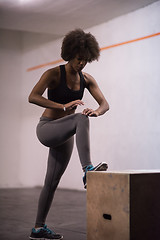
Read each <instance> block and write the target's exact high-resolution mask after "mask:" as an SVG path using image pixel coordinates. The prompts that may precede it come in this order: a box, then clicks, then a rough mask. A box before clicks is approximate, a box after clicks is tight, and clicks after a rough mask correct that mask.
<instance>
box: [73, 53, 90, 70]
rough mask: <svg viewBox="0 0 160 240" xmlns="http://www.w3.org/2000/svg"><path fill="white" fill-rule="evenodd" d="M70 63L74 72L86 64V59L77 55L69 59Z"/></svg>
mask: <svg viewBox="0 0 160 240" xmlns="http://www.w3.org/2000/svg"><path fill="white" fill-rule="evenodd" d="M70 64H71V66H72V68H73V69H74V70H75V71H76V72H80V71H82V69H83V68H84V67H85V66H86V64H87V60H85V59H83V58H82V57H80V56H79V55H77V56H76V57H75V58H73V59H72V60H71V61H70Z"/></svg>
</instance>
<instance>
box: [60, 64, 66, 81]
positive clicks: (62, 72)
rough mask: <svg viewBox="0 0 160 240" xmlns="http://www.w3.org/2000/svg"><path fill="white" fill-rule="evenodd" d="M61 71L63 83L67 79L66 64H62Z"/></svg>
mask: <svg viewBox="0 0 160 240" xmlns="http://www.w3.org/2000/svg"><path fill="white" fill-rule="evenodd" d="M60 72H61V83H63V84H64V83H65V80H66V70H65V65H60Z"/></svg>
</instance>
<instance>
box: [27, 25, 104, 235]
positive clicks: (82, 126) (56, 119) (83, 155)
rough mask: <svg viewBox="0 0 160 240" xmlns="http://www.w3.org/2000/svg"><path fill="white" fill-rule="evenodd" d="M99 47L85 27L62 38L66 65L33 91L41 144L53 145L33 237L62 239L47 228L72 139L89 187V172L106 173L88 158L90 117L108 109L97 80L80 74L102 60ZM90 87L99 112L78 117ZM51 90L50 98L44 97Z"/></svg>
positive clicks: (31, 99) (48, 73)
mask: <svg viewBox="0 0 160 240" xmlns="http://www.w3.org/2000/svg"><path fill="white" fill-rule="evenodd" d="M99 53H100V49H99V45H98V43H97V41H96V39H95V37H94V36H93V35H91V34H90V33H85V32H83V30H81V29H76V30H74V31H71V32H69V33H68V34H67V35H66V36H65V37H64V39H63V43H62V49H61V56H62V58H63V59H64V60H65V61H67V64H65V65H61V66H58V67H55V68H52V69H49V70H47V71H46V72H45V73H44V74H43V75H42V77H41V78H40V80H39V82H38V83H37V84H36V85H35V87H34V88H33V90H32V92H31V94H30V96H29V102H30V103H34V104H36V105H39V106H41V107H44V108H45V111H44V112H43V114H42V117H41V118H40V122H39V124H38V126H37V136H38V139H39V140H40V142H41V143H42V144H44V145H45V146H47V147H49V156H48V167H47V173H46V178H45V184H44V187H43V189H42V192H41V195H40V199H39V205H38V213H37V218H36V224H35V227H34V228H33V229H32V232H31V236H30V239H39V238H44V239H62V238H63V237H62V236H61V235H60V234H56V233H55V232H53V231H51V230H50V229H49V228H47V226H46V225H45V220H46V217H47V214H48V211H49V209H50V206H51V203H52V200H53V196H54V193H55V190H56V188H57V185H58V183H59V181H60V178H61V176H62V174H63V173H64V171H65V169H66V167H67V165H68V162H69V160H70V157H71V153H72V149H73V136H74V135H76V144H77V149H78V154H79V158H80V161H81V165H82V169H83V171H84V177H83V182H84V187H85V188H86V173H87V171H104V170H106V169H107V164H106V163H100V164H98V166H96V167H93V165H92V163H91V160H90V144H89V117H98V116H100V115H102V114H104V113H105V112H106V111H107V110H108V109H109V105H108V103H107V101H106V99H105V97H104V96H103V94H102V92H101V91H100V89H99V87H98V85H97V83H96V81H95V79H94V78H93V77H92V76H91V75H89V74H87V73H82V72H81V71H82V69H83V68H84V67H85V65H86V64H87V63H88V62H92V61H94V60H98V58H99ZM85 88H87V89H88V90H89V92H90V93H91V95H92V96H93V98H94V99H95V100H96V101H97V103H98V105H99V107H98V108H97V109H96V110H93V109H90V108H85V109H84V110H83V112H82V113H75V110H76V108H77V107H78V106H81V105H84V103H83V101H82V100H81V99H82V97H83V92H84V89H85ZM46 89H48V99H47V98H44V97H43V96H42V95H43V93H44V91H45V90H46Z"/></svg>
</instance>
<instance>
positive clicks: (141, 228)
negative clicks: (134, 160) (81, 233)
mask: <svg viewBox="0 0 160 240" xmlns="http://www.w3.org/2000/svg"><path fill="white" fill-rule="evenodd" d="M87 240H160V170H157V171H130V172H88V173H87Z"/></svg>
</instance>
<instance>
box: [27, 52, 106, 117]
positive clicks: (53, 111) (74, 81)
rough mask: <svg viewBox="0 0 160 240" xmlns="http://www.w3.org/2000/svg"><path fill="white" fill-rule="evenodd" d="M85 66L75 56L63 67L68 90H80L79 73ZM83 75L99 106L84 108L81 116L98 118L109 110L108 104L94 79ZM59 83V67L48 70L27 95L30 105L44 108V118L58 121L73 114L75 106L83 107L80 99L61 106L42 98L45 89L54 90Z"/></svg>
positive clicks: (85, 74) (80, 59) (82, 61)
mask: <svg viewBox="0 0 160 240" xmlns="http://www.w3.org/2000/svg"><path fill="white" fill-rule="evenodd" d="M86 64H87V61H86V60H83V59H82V58H81V57H79V56H76V57H75V58H74V59H72V60H71V61H69V62H68V63H67V64H66V65H65V70H66V83H67V86H68V87H69V88H70V89H72V90H79V89H80V76H79V72H80V71H82V69H83V68H84V67H85V65H86ZM83 75H84V78H85V81H86V84H87V89H88V90H89V92H90V93H91V95H92V96H93V98H94V99H95V100H96V101H97V103H98V105H99V106H98V108H97V109H96V110H93V109H90V108H85V109H84V110H83V112H82V114H84V115H87V116H89V117H98V116H100V115H102V114H104V113H105V112H106V111H108V110H109V105H108V102H107V100H106V99H105V97H104V95H103V94H102V92H101V90H100V89H99V87H98V85H97V83H96V81H95V79H94V78H93V77H92V76H91V75H89V74H87V73H84V72H83ZM59 82H60V69H59V67H55V68H52V69H49V70H47V71H46V72H45V73H44V74H43V75H42V77H41V78H40V80H39V81H38V83H37V84H36V85H35V87H34V88H33V90H32V92H31V93H30V95H29V102H30V103H34V104H36V105H38V106H41V107H44V108H46V109H45V111H44V112H43V114H42V116H44V117H48V118H51V119H58V118H61V117H64V116H67V115H70V114H73V113H75V109H76V107H77V106H81V105H84V102H83V101H82V100H80V99H79V100H75V101H72V102H69V103H66V104H64V105H63V104H60V103H56V102H53V101H50V100H48V99H46V98H45V97H43V96H42V95H43V93H44V92H45V90H46V89H47V88H52V89H54V88H56V87H57V86H58V84H59ZM64 106H65V108H66V111H64Z"/></svg>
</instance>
